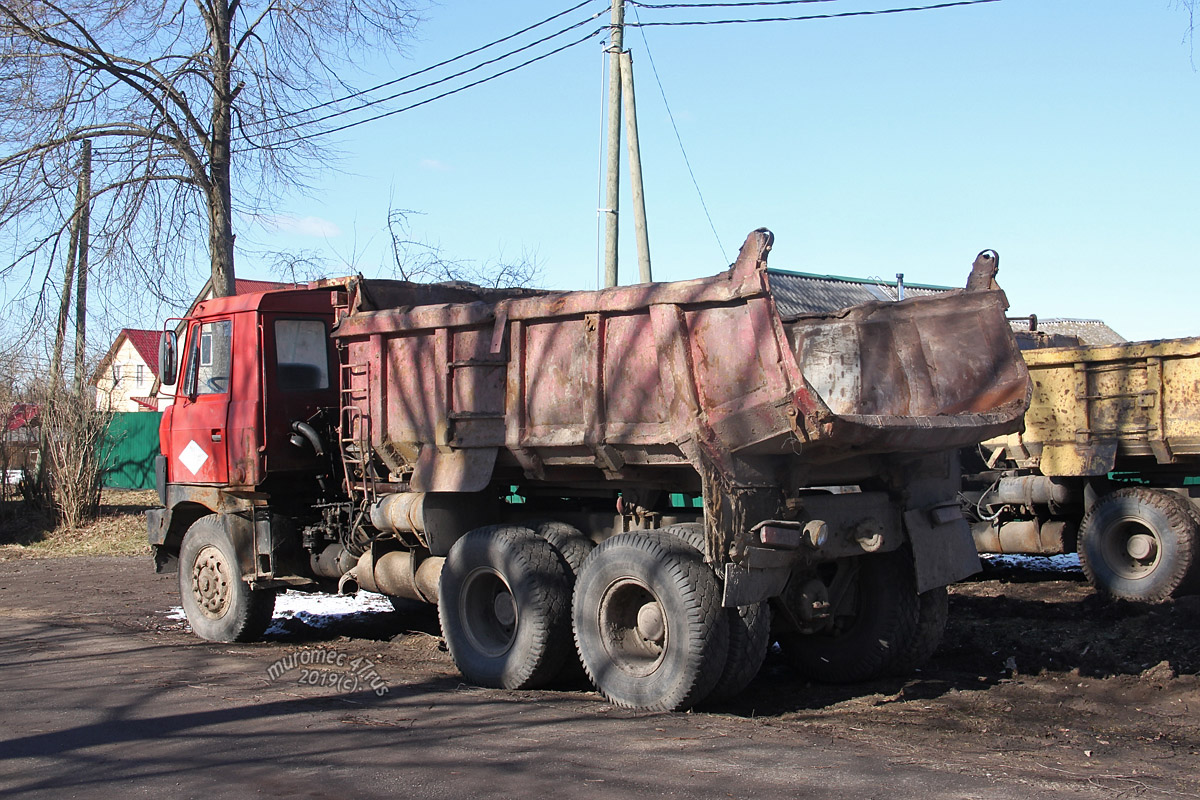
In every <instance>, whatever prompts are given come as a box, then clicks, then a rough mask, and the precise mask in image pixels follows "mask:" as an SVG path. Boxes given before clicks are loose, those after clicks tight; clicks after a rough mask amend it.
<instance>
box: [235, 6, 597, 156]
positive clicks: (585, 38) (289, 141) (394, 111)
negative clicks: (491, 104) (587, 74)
mask: <svg viewBox="0 0 1200 800" xmlns="http://www.w3.org/2000/svg"><path fill="white" fill-rule="evenodd" d="M605 30H607V26H605V27H602V28H597V29H596V30H594V31H592V32H590V33H588V34H587V35H586V36H582V37H580V38H578V39H576V40H574V41H572V42H568V43H567V44H564V45H562V46H561V47H556V48H555V49H553V50H551V51H549V52H547V53H542V54H541V55H539V56H534V57H533V58H531V59H528V60H527V61H522V62H521V63H520V64H517V65H516V66H514V67H509V68H508V69H506V70H502V71H500V72H497V73H495V74H493V75H488V76H487V77H486V78H480V79H479V80H477V81H472V82H471V83H468V84H465V85H463V86H459V87H458V88H456V89H450V90H448V91H445V92H442V93H441V94H438V95H434V96H433V97H429V98H426V99H424V100H421V101H419V102H416V103H411V104H409V105H407V106H404V107H402V108H394V109H391V110H390V111H384V112H383V113H381V114H376V115H374V116H372V117H367V118H365V119H360V120H355V121H354V122H349V123H347V124H345V125H340V126H338V127H336V128H328V129H325V130H319V131H313V132H312V133H307V134H304V135H301V136H295V137H293V138H291V139H284V140H282V141H279V142H272V143H271V144H270V145H255V146H253V147H246V148H238V149H236V150H234V152H245V151H246V150H261V149H263V148H264V147H272V148H274V147H282V146H283V145H288V144H295V143H298V142H303V141H305V140H308V139H315V138H317V137H318V136H327V135H329V134H332V133H340V132H341V131H345V130H349V129H350V128H356V127H358V126H359V125H365V124H366V123H368V122H375V121H377V120H381V119H385V118H386V117H391V116H395V115H396V114H402V113H404V112H405V111H411V110H413V109H414V108H420V107H421V106H424V105H428V104H429V103H432V102H434V101H436V100H441V99H442V98H444V97H449V96H450V95H452V94H458V93H459V92H462V91H466V90H467V89H471V88H473V87H475V86H479V85H480V84H483V83H487V82H488V81H493V80H495V79H496V78H500V77H503V76H505V75H508V74H510V73H513V72H516V71H517V70H519V69H523V68H525V67H528V66H529V65H530V64H536V63H537V62H539V61H542V60H544V59H547V58H549V57H550V56H553V55H557V54H559V53H561V52H563V51H564V50H569V49H570V48H572V47H577V46H578V45H581V44H583V43H584V42H586V41H589V40H590V39H593V38H595V36H596V35H597V34H599V33H601V32H603V31H605ZM367 107H368V106H360V107H359V108H356V109H352V111H358V110H361V109H362V108H367ZM343 113H351V112H350V111H347V112H343Z"/></svg>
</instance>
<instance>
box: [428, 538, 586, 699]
mask: <svg viewBox="0 0 1200 800" xmlns="http://www.w3.org/2000/svg"><path fill="white" fill-rule="evenodd" d="M438 617H439V618H440V620H441V623H442V635H443V636H444V637H445V639H446V647H447V649H448V650H449V651H450V655H451V657H452V658H453V659H454V663H455V665H456V666H457V667H458V669H459V671H460V672H462V674H463V676H464V677H465V678H466V679H467V680H469V681H471V682H472V683H475V684H478V685H480V686H491V687H494V688H499V689H532V688H535V687H538V686H542V685H544V684H545V683H546V682H548V681H549V680H551V679H552V678H554V676H555V675H557V674H558V673H559V671H560V670H561V669H562V667H563V664H564V663H565V661H566V659H567V657H568V656H569V655H570V653H571V650H570V647H571V634H570V631H571V627H570V626H571V589H570V578H569V576H568V574H567V568H566V566H565V564H564V562H563V560H562V558H560V557H559V554H558V553H557V552H555V550H554V548H553V547H552V546H551V545H550V544H549V543H548V542H547V541H546V540H545V539H543V538H541V537H540V536H538V535H537V534H535V533H534V532H533V531H531V530H529V529H528V528H520V527H512V526H491V527H487V528H477V529H476V530H473V531H471V532H470V533H468V534H467V535H466V536H464V537H462V538H461V539H459V540H458V541H457V542H455V543H454V546H453V547H451V548H450V554H449V555H448V556H447V558H446V563H445V565H444V566H443V567H442V579H441V584H440V587H439V599H438Z"/></svg>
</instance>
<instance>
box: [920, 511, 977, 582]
mask: <svg viewBox="0 0 1200 800" xmlns="http://www.w3.org/2000/svg"><path fill="white" fill-rule="evenodd" d="M904 527H905V528H906V529H907V531H908V539H909V542H911V543H912V550H913V561H914V562H915V565H916V571H917V591H918V592H927V591H929V590H930V589H936V588H937V587H939V586H946V585H948V584H951V583H954V582H955V581H961V580H962V579H963V578H966V577H968V576H970V575H974V574H975V573H976V572H979V571H980V569H982V566H981V564H980V562H979V553H978V551H976V550H975V540H974V538H972V536H971V527H970V526H969V525H968V524H967V521H966V519H964V518H963V516H962V512H961V511H960V510H959V509H958V507H957V506H950V505H939V506H934V507H932V508H926V509H916V510H913V511H905V512H904Z"/></svg>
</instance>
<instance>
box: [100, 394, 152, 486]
mask: <svg viewBox="0 0 1200 800" xmlns="http://www.w3.org/2000/svg"><path fill="white" fill-rule="evenodd" d="M161 420H162V412H159V411H119V412H117V413H115V414H113V415H112V422H110V423H109V425H108V434H107V436H106V437H105V441H104V444H103V446H102V447H103V449H102V452H107V453H108V458H107V464H106V468H105V471H104V479H103V480H104V485H105V486H106V487H109V488H112V489H153V488H154V457H155V456H157V455H158V423H159V422H160V421H161Z"/></svg>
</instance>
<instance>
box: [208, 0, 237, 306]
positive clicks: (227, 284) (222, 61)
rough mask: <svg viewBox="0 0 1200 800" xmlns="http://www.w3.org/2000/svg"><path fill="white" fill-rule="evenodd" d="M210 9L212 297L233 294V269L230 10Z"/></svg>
mask: <svg viewBox="0 0 1200 800" xmlns="http://www.w3.org/2000/svg"><path fill="white" fill-rule="evenodd" d="M211 7H212V9H213V20H212V26H211V31H212V36H213V53H212V58H213V84H214V85H213V109H212V144H211V152H210V153H209V191H208V223H209V228H208V246H209V253H210V254H211V256H212V287H213V294H214V296H216V297H230V296H232V295H234V294H236V291H237V290H236V289H235V287H234V272H233V239H234V236H233V192H232V187H231V184H230V178H229V176H230V160H231V153H230V136H231V132H232V130H233V124H232V118H233V114H232V111H233V98H234V95H235V94H236V93H235V92H233V91H231V89H230V85H229V80H230V78H229V75H230V63H229V59H230V52H229V35H230V33H229V32H230V13H229V6H228V5H227V4H226V2H225V1H224V0H217V1H216V2H215V3H213V5H212V6H211Z"/></svg>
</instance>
